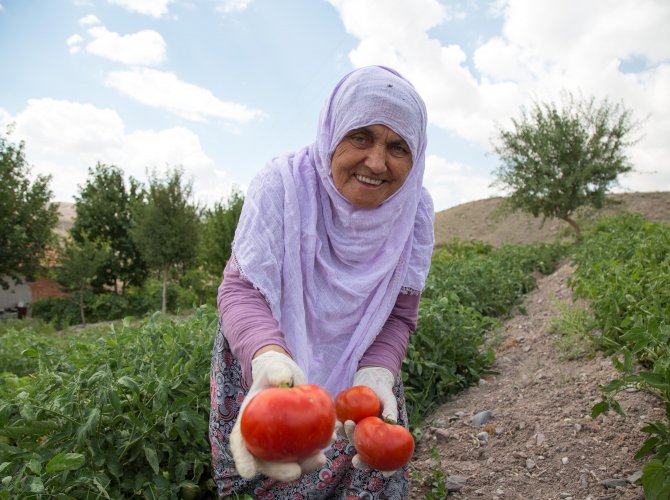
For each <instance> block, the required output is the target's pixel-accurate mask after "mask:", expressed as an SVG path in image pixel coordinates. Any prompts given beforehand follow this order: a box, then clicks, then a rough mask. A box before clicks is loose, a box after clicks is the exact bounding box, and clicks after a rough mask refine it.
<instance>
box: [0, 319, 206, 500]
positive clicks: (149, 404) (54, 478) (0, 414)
mask: <svg viewBox="0 0 670 500" xmlns="http://www.w3.org/2000/svg"><path fill="white" fill-rule="evenodd" d="M216 321H217V318H216V313H215V311H214V310H213V309H212V308H201V309H199V310H197V311H196V314H195V315H194V316H193V318H191V319H189V320H187V321H181V322H173V321H170V320H169V319H168V318H166V317H164V316H162V315H160V314H156V315H154V316H152V317H151V318H149V319H148V320H146V321H144V322H143V323H142V324H141V325H140V326H138V327H131V326H130V323H129V322H127V321H126V322H124V324H123V325H122V326H120V327H119V328H116V327H112V328H111V329H109V330H108V331H106V332H102V333H101V332H100V331H92V332H88V333H86V332H84V333H82V334H81V335H78V336H72V337H69V338H67V339H66V341H65V342H64V344H63V346H62V347H61V348H59V356H56V357H49V358H48V362H45V361H47V360H46V359H42V360H41V362H40V363H39V366H38V367H37V368H36V370H35V372H34V373H33V374H31V376H26V377H23V376H19V375H18V374H12V373H5V374H4V375H3V376H2V378H1V379H0V469H1V471H2V477H3V478H4V479H3V481H2V484H1V485H0V496H2V497H3V498H5V497H7V498H9V497H11V498H29V497H38V496H41V497H43V498H51V497H53V498H131V497H132V498H136V497H146V498H177V497H178V496H179V495H180V494H183V493H184V492H185V491H186V490H187V489H188V490H197V492H199V493H203V494H204V493H207V492H210V494H211V493H212V492H213V489H214V488H213V482H212V480H211V479H209V477H210V472H209V463H210V452H209V447H208V446H207V429H208V417H209V363H210V350H211V338H210V337H211V332H213V331H214V328H215V323H216ZM22 334H23V335H24V336H26V337H27V338H28V339H32V340H35V339H36V338H37V337H38V336H39V334H37V333H31V332H30V331H26V330H24V331H23V332H22ZM33 351H34V352H31V353H29V354H30V355H31V356H37V357H38V358H39V359H41V358H42V357H43V356H44V352H43V351H42V350H37V349H35V350H33ZM189 492H190V491H189Z"/></svg>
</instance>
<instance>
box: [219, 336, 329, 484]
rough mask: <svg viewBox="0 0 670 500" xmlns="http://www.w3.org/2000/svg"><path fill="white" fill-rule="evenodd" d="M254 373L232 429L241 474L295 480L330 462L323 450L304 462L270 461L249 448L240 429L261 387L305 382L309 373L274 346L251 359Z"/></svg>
mask: <svg viewBox="0 0 670 500" xmlns="http://www.w3.org/2000/svg"><path fill="white" fill-rule="evenodd" d="M280 349H281V348H280ZM282 351H283V349H282ZM284 352H285V351H284ZM251 375H252V379H253V382H252V384H251V387H250V388H249V392H248V393H247V395H246V397H245V398H244V401H243V402H242V405H241V407H240V412H239V414H238V416H237V421H236V422H235V425H234V426H233V430H232V432H231V433H230V450H231V452H232V454H233V459H234V460H235V468H236V469H237V472H238V473H239V474H240V476H242V477H243V478H246V479H251V478H252V477H254V476H255V475H256V474H257V473H258V472H260V473H262V474H265V475H266V476H268V477H271V478H272V479H277V480H279V481H294V480H296V479H298V478H299V477H300V476H301V475H302V474H305V473H306V472H310V471H312V470H314V469H316V468H318V467H321V466H323V465H324V464H325V463H326V456H325V455H324V454H323V452H318V453H315V454H314V455H312V456H311V457H308V458H306V459H305V460H303V461H302V462H300V463H298V462H288V463H283V462H269V461H267V460H261V459H259V458H256V457H255V456H253V455H252V454H251V453H250V452H249V450H248V449H247V446H246V444H245V443H244V438H243V437H242V432H241V430H240V425H241V424H240V422H241V420H242V413H243V412H244V409H245V408H246V406H247V404H248V403H249V401H251V399H252V398H253V397H254V396H255V395H256V394H258V393H259V392H260V391H262V390H263V389H267V388H269V387H277V386H279V385H282V384H288V385H291V386H293V385H299V384H304V383H305V375H304V374H303V372H302V370H301V369H300V367H299V366H298V365H297V364H296V363H295V362H294V361H293V360H292V359H291V358H290V357H289V356H288V355H286V354H282V353H281V352H278V351H277V350H274V349H266V350H265V351H263V350H259V351H258V352H257V353H256V354H255V355H254V359H253V360H252V362H251Z"/></svg>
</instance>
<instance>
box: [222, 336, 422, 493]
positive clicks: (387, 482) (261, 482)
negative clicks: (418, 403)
mask: <svg viewBox="0 0 670 500" xmlns="http://www.w3.org/2000/svg"><path fill="white" fill-rule="evenodd" d="M247 390H248V387H246V386H245V385H244V383H243V381H242V370H241V367H240V364H239V362H238V361H237V359H235V357H234V356H233V354H232V352H231V351H230V348H229V346H228V342H227V341H226V339H225V337H224V336H223V332H222V331H221V327H220V326H219V328H218V331H217V334H216V339H215V341H214V349H213V353H212V368H211V374H210V391H211V401H212V404H211V409H210V418H209V439H210V443H211V445H212V469H213V474H214V480H215V481H216V484H217V487H218V491H219V496H220V497H222V498H225V497H231V496H232V497H233V498H235V497H237V496H240V497H241V496H242V495H244V494H245V493H246V494H248V495H250V496H251V497H252V498H272V499H276V500H301V499H305V500H307V499H309V500H313V499H314V500H316V499H341V500H351V499H355V498H366V499H385V498H388V499H393V500H400V499H406V498H409V469H408V467H407V466H405V467H403V468H402V469H400V470H398V471H397V472H396V473H395V474H394V475H392V476H391V477H388V478H385V477H384V476H383V475H382V474H381V473H379V472H377V471H370V472H363V471H360V470H358V469H355V468H354V467H352V465H351V459H352V457H353V456H354V454H355V453H356V450H355V449H354V447H353V446H352V445H350V444H349V441H348V440H347V439H338V440H337V441H335V443H334V444H333V445H332V446H331V447H330V449H329V450H328V451H327V452H326V458H327V460H326V464H325V465H324V466H323V467H322V468H321V469H318V470H315V471H313V472H310V473H308V474H305V475H304V476H302V477H300V478H299V479H297V480H296V481H292V482H283V481H277V480H274V479H270V478H268V477H266V476H263V475H261V474H258V475H256V477H254V478H252V479H244V478H242V477H240V476H239V475H238V474H237V471H236V470H235V463H234V462H233V456H232V454H231V452H230V446H229V436H230V432H231V431H232V428H233V425H234V424H235V420H236V419H237V414H238V413H239V411H240V405H241V403H242V401H243V399H244V396H245V395H246V393H247ZM393 392H394V393H395V394H396V397H397V399H398V415H399V418H398V419H399V423H401V424H403V425H405V426H407V411H406V409H405V396H404V392H403V387H402V381H401V377H400V376H398V377H397V379H396V383H395V386H394V387H393Z"/></svg>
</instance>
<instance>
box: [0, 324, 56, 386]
mask: <svg viewBox="0 0 670 500" xmlns="http://www.w3.org/2000/svg"><path fill="white" fill-rule="evenodd" d="M37 352H40V353H42V354H41V356H37V355H36V354H35V353H37ZM59 353H60V349H59V348H58V345H57V342H56V340H55V338H54V336H53V328H52V327H44V326H42V325H40V324H39V323H38V322H36V321H34V320H28V321H27V320H11V321H4V322H1V323H0V373H3V372H7V373H12V374H15V375H18V376H23V375H27V374H29V373H33V372H35V371H37V370H38V369H39V363H40V361H46V362H49V363H52V362H53V360H54V359H57V358H58V356H59Z"/></svg>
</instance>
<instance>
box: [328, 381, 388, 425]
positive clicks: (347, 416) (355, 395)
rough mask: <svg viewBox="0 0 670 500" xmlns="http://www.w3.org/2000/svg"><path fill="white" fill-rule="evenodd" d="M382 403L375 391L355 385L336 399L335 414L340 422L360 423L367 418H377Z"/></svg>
mask: <svg viewBox="0 0 670 500" xmlns="http://www.w3.org/2000/svg"><path fill="white" fill-rule="evenodd" d="M380 410H381V403H380V402H379V398H378V397H377V394H375V391H373V390H372V389H370V388H369V387H367V386H365V385H355V386H353V387H349V388H348V389H345V390H343V391H342V392H340V393H339V394H338V395H337V397H336V398H335V413H336V414H337V419H338V420H339V421H340V422H343V423H344V422H346V421H347V420H353V421H354V422H356V423H358V422H360V421H361V420H363V419H364V418H365V417H376V416H378V415H379V411H380Z"/></svg>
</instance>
